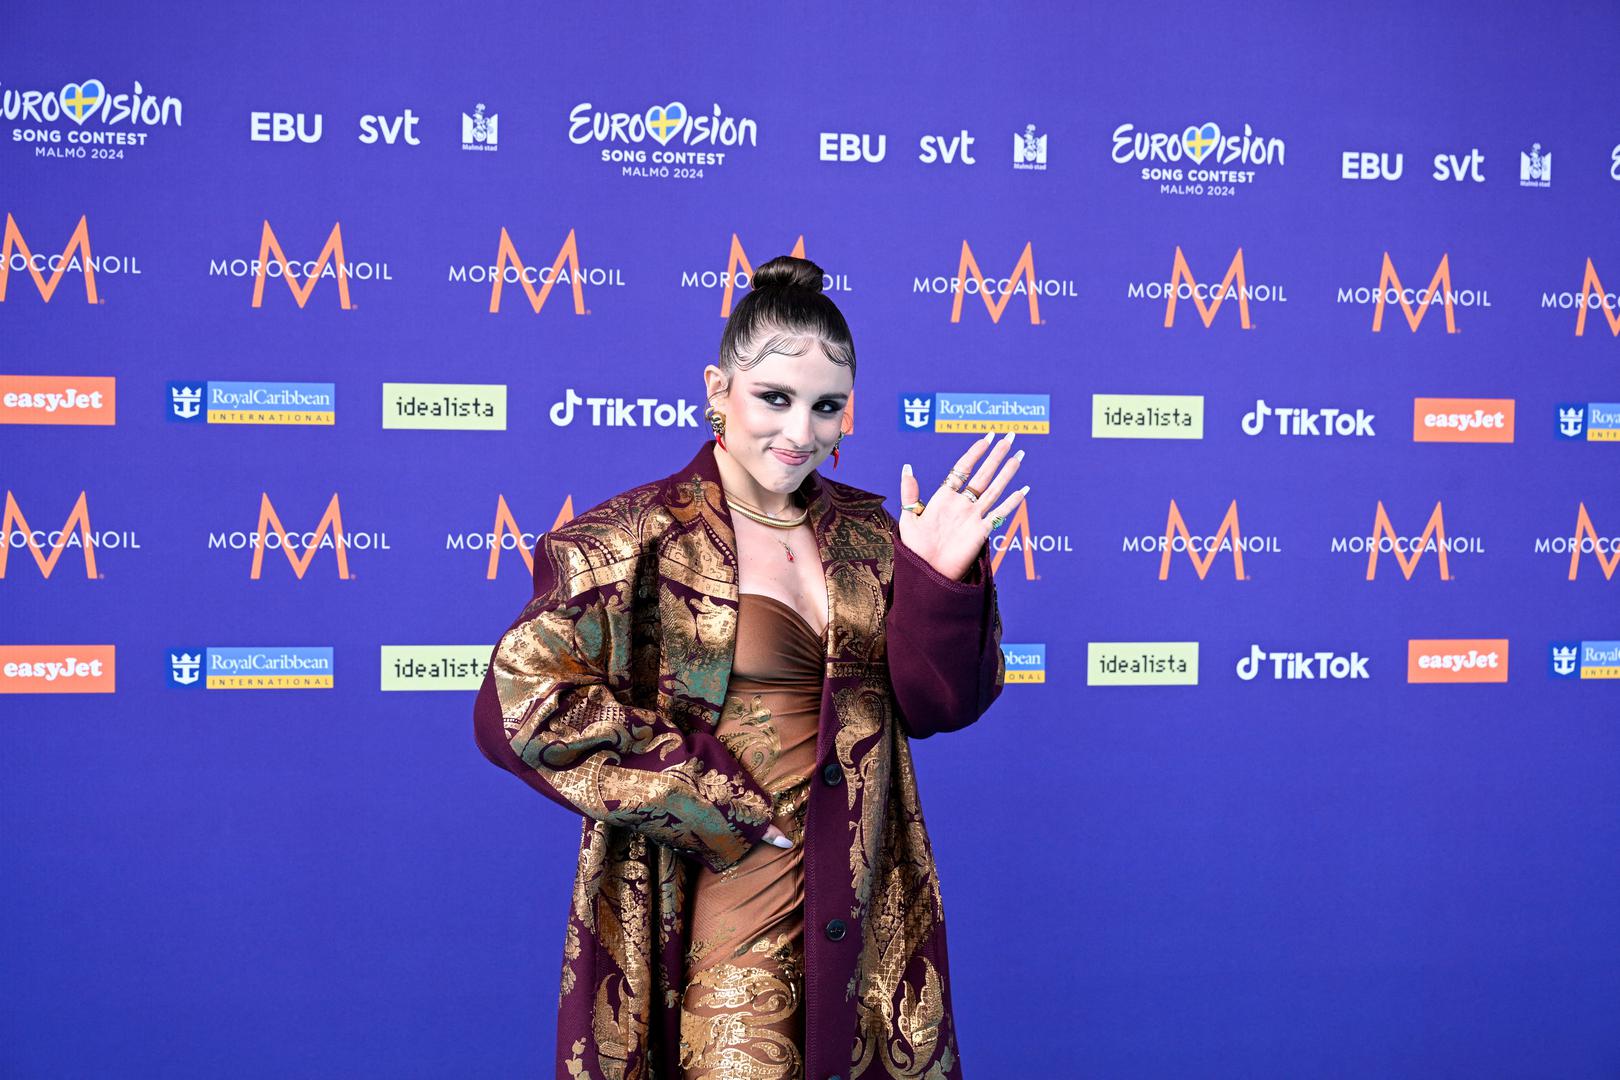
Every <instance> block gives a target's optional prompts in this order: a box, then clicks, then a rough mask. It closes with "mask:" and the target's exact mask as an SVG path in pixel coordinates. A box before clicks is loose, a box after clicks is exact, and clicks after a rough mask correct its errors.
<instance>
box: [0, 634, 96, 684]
mask: <svg viewBox="0 0 1620 1080" xmlns="http://www.w3.org/2000/svg"><path fill="white" fill-rule="evenodd" d="M115 652H116V647H115V646H112V645H0V694H111V693H112V692H113V691H114V690H115V689H117V686H116V682H117V680H116V678H115V676H116V673H117V665H116V663H115V662H114V659H115Z"/></svg>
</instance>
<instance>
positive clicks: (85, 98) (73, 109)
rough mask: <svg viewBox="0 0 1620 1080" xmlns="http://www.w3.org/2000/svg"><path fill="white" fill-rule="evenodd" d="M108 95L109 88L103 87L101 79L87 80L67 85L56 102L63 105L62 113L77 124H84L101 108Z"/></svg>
mask: <svg viewBox="0 0 1620 1080" xmlns="http://www.w3.org/2000/svg"><path fill="white" fill-rule="evenodd" d="M106 94H107V88H106V87H105V86H102V85H101V80H100V79H86V80H84V82H82V83H72V82H70V83H67V84H66V85H64V86H63V87H62V89H61V91H60V92H59V93H58V94H57V97H56V100H58V101H60V102H61V103H62V111H63V112H65V113H67V114H68V118H69V119H71V120H72V121H73V122H74V123H76V124H83V123H84V121H85V119H86V118H87V117H89V115H90V114H91V113H93V112H95V111H96V110H97V109H99V108H101V99H102V98H103V97H105V96H106Z"/></svg>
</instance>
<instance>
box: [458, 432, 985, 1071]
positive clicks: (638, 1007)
mask: <svg viewBox="0 0 1620 1080" xmlns="http://www.w3.org/2000/svg"><path fill="white" fill-rule="evenodd" d="M712 446H713V444H712V443H705V445H704V448H703V449H702V450H701V451H700V452H699V453H698V455H697V456H696V457H695V458H693V459H692V461H691V463H690V464H688V465H687V466H686V468H684V469H682V470H681V471H680V472H678V473H676V474H674V475H672V476H670V477H668V478H666V479H664V480H661V481H656V482H653V483H649V484H644V485H642V486H640V487H636V488H633V489H631V490H630V491H627V492H625V493H623V494H621V495H618V496H615V497H614V498H612V499H609V500H608V501H606V502H604V503H602V504H601V505H599V506H596V507H593V508H591V509H590V510H587V511H585V512H584V513H582V514H580V515H579V516H577V517H575V518H574V519H573V520H572V521H570V522H568V523H566V524H564V525H562V526H561V527H559V528H557V529H555V530H553V531H552V532H550V533H548V534H546V535H545V536H543V537H541V539H540V541H539V542H538V543H537V544H536V550H535V559H534V595H533V598H532V599H531V600H530V601H529V602H528V603H527V604H526V605H525V606H524V608H523V610H522V612H521V613H520V614H519V616H518V618H517V620H516V621H515V622H514V623H513V624H512V626H511V628H510V629H508V630H507V631H506V633H505V634H504V635H503V636H502V637H501V639H500V642H499V643H498V644H497V645H496V647H495V650H494V653H493V655H492V656H491V660H490V669H489V674H488V675H487V676H486V678H485V680H484V684H483V687H482V688H481V689H480V691H479V694H478V700H477V704H476V706H475V710H474V728H475V731H476V735H477V741H478V746H479V748H480V749H481V750H482V751H483V753H484V755H485V756H486V757H487V758H489V760H490V761H492V762H494V763H495V764H497V765H499V766H501V767H502V768H504V769H507V770H508V771H510V772H512V773H514V774H516V775H517V776H519V777H520V778H522V779H523V781H524V782H525V783H527V784H528V785H529V786H530V787H532V788H534V789H535V790H537V791H539V792H540V793H541V794H543V795H545V796H547V797H548V798H550V799H552V800H554V801H556V802H558V803H560V804H562V805H563V806H565V807H568V808H570V809H571V810H574V811H575V812H577V813H580V814H582V815H584V821H583V822H582V825H583V830H582V836H581V839H580V852H579V867H578V871H577V874H576V877H575V881H574V891H573V898H572V900H571V902H570V908H569V914H568V925H567V932H566V936H565V939H564V947H563V968H562V987H561V994H560V1001H559V1010H558V1020H557V1076H558V1077H578V1078H584V1077H591V1078H603V1080H608V1078H612V1080H675V1078H677V1077H678V1076H679V1069H678V1068H677V1067H676V1064H675V1059H676V1055H677V1051H678V1047H679V1031H680V1026H679V1022H680V1001H681V991H682V986H681V980H682V973H683V958H684V956H685V953H686V949H687V945H688V940H687V935H688V925H689V922H690V918H689V916H690V911H689V902H690V895H691V894H690V883H691V880H692V876H693V874H694V873H695V872H696V869H697V868H696V866H695V865H694V864H693V863H692V862H691V860H693V859H696V860H700V861H701V862H702V863H704V864H705V865H707V866H708V867H710V868H711V869H713V870H715V871H717V872H718V871H723V870H725V869H727V868H729V867H731V866H734V865H735V864H737V863H738V862H739V861H741V859H742V857H743V855H744V854H745V853H746V852H747V851H748V850H749V849H750V848H751V847H752V846H753V845H754V844H756V843H759V842H761V837H762V836H763V835H764V832H765V828H766V826H767V824H768V823H769V815H770V806H771V800H770V797H769V796H768V795H767V794H766V792H765V791H764V790H763V789H762V788H761V787H760V786H759V785H758V784H757V783H755V781H754V780H753V778H752V777H751V776H750V775H749V773H748V772H747V770H746V769H745V768H744V767H743V766H742V764H741V763H740V762H738V760H737V759H736V758H735V757H734V756H733V755H732V753H731V751H730V750H728V749H727V748H726V746H725V744H724V743H722V742H721V741H720V740H719V739H718V738H716V737H715V735H714V734H713V732H714V730H715V728H716V726H717V725H718V723H719V720H720V710H721V705H722V703H723V701H724V699H725V694H726V687H727V682H728V680H729V678H730V675H731V664H732V654H733V649H734V646H735V641H736V632H737V594H738V587H737V557H736V539H735V534H734V533H733V531H732V526H731V516H730V513H729V511H728V510H727V508H726V505H725V501H724V499H723V498H722V496H721V487H720V476H719V472H718V470H717V468H716V465H715V461H714V454H713V450H712ZM800 491H801V493H802V494H803V495H804V496H805V497H806V498H807V500H808V505H809V521H810V525H811V527H812V529H813V531H814V533H815V538H816V545H817V547H818V549H819V551H820V555H821V561H822V567H823V570H824V573H825V575H826V583H827V599H828V609H829V616H830V621H829V623H828V626H829V630H828V634H827V656H826V668H825V678H824V681H823V686H822V700H821V716H820V721H819V724H820V726H819V730H818V733H817V738H816V765H815V771H814V772H813V773H812V776H813V777H814V779H813V781H812V783H811V790H810V796H809V808H808V811H807V820H806V828H805V840H804V849H803V855H802V857H803V866H804V894H805V915H804V946H805V988H804V993H805V1066H806V1069H805V1076H806V1077H807V1078H809V1080H828V1078H834V1077H836V1078H837V1080H855V1078H858V1077H867V1078H877V1077H896V1078H899V1077H905V1078H915V1080H959V1078H960V1077H961V1075H962V1067H961V1063H960V1060H959V1055H958V1051H957V1046H956V1027H955V1023H954V1020H953V1017H952V1013H951V994H950V982H949V971H948V969H947V966H946V948H945V918H944V912H943V909H942V907H941V903H940V893H939V879H938V876H937V874H936V871H935V867H934V856H933V850H932V848H931V846H930V844H929V839H928V832H927V829H926V828H925V826H924V823H923V814H922V807H921V805H920V803H919V802H918V797H917V784H916V775H915V772H914V770H913V768H912V759H911V747H910V744H909V742H908V738H913V739H914V738H926V737H928V736H930V735H933V734H935V733H936V732H942V731H953V730H956V729H958V728H962V727H965V726H966V725H968V724H970V723H972V722H973V721H974V720H976V719H977V718H978V717H979V716H980V715H981V714H982V713H983V712H984V710H985V709H986V708H987V707H988V706H989V705H990V703H991V702H992V701H993V700H994V699H995V698H996V696H997V695H998V694H999V693H1000V692H1001V686H1002V679H1003V675H1004V670H1003V661H1002V655H1001V648H1000V640H1001V619H1000V613H999V611H998V609H997V606H996V596H995V585H994V582H993V580H992V579H991V576H990V567H989V557H988V549H987V548H985V549H981V551H980V553H979V557H978V561H977V563H976V565H975V567H974V569H973V570H971V571H970V572H969V579H968V581H967V582H957V581H951V580H948V579H947V578H945V577H944V576H942V575H940V574H939V573H937V572H936V571H935V570H934V569H933V568H932V567H931V566H929V565H928V564H927V562H925V561H924V560H923V559H922V558H921V557H920V556H918V555H916V554H914V553H913V552H912V551H910V549H908V548H906V547H904V545H903V544H901V543H900V541H899V539H898V531H897V528H896V523H895V520H894V518H893V517H892V516H891V515H890V514H889V513H888V512H887V511H886V510H884V508H883V502H882V499H881V498H880V497H879V496H877V495H874V494H872V493H870V492H866V491H861V490H859V489H856V488H853V487H849V486H848V485H845V484H839V483H836V482H833V481H829V480H826V479H824V478H822V477H820V476H818V475H817V474H815V473H812V474H811V475H810V476H809V477H807V478H806V480H805V482H804V485H803V486H802V487H801V488H800ZM515 1026H516V1028H517V1031H519V1032H520V1031H521V1030H522V1024H521V1022H518V1023H516V1025H515Z"/></svg>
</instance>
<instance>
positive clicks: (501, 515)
mask: <svg viewBox="0 0 1620 1080" xmlns="http://www.w3.org/2000/svg"><path fill="white" fill-rule="evenodd" d="M573 520H574V497H573V496H572V495H565V496H563V502H562V506H561V507H560V508H558V510H557V516H556V517H555V518H554V519H552V522H551V528H550V529H546V530H544V532H550V531H551V529H556V528H558V527H560V526H562V525H565V524H567V523H568V522H570V521H573ZM544 532H540V533H536V532H524V531H523V530H522V529H520V528H518V523H517V518H516V517H515V516H514V515H513V513H512V508H511V507H510V506H508V505H507V503H506V496H505V495H497V496H495V523H494V525H493V526H491V528H490V529H489V531H488V532H461V533H449V534H447V535H446V536H445V542H444V546H445V550H447V551H485V550H487V551H488V552H489V568H488V569H487V570H486V571H485V574H484V576H485V578H486V579H488V580H490V581H494V580H495V572H496V570H497V569H498V568H499V566H500V559H501V552H503V551H517V552H518V553H519V554H520V555H521V556H522V558H523V565H524V568H525V569H526V570H527V571H528V573H529V576H530V577H533V576H534V545H535V542H536V541H537V540H538V539H539V538H540V537H541V536H542V535H544Z"/></svg>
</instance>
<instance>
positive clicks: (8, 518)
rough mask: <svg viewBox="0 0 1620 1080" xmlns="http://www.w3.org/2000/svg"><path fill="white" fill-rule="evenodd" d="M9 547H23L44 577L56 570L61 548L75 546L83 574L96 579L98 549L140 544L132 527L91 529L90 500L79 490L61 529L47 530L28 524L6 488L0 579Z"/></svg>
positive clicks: (0, 534) (136, 548) (0, 528)
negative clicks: (78, 551)
mask: <svg viewBox="0 0 1620 1080" xmlns="http://www.w3.org/2000/svg"><path fill="white" fill-rule="evenodd" d="M13 548H19V549H21V548H27V549H28V553H29V554H30V555H32V556H33V557H34V565H35V566H37V567H39V576H40V577H45V578H48V577H50V576H51V572H52V571H54V570H55V569H56V561H57V560H58V559H60V558H61V557H62V553H63V552H64V551H66V550H67V549H68V548H78V549H79V550H80V551H81V552H82V553H83V554H84V576H85V577H87V578H98V577H101V576H102V575H101V574H100V573H99V572H97V570H96V554H97V552H99V551H101V550H102V549H106V550H108V551H116V550H125V549H128V550H131V551H139V550H140V549H141V543H140V540H139V539H138V538H137V537H136V535H135V532H134V530H133V529H130V530H125V531H123V532H117V531H113V530H110V529H92V528H91V527H90V501H89V497H88V496H87V495H86V493H85V492H83V491H81V492H79V499H78V501H77V502H75V503H74V504H73V509H72V510H70V511H68V516H67V521H65V522H63V523H62V527H61V528H59V529H54V530H50V531H46V530H45V529H36V528H34V527H33V526H31V525H29V524H28V519H27V518H26V517H24V516H23V511H22V506H21V504H20V503H18V502H17V497H16V495H15V493H13V492H11V491H7V492H6V510H5V517H4V519H0V579H3V578H5V576H6V573H7V567H8V566H9V560H10V556H11V551H12V549H13ZM47 549H49V551H50V554H48V555H47V554H46V550H47Z"/></svg>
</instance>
